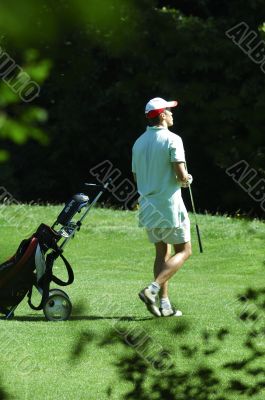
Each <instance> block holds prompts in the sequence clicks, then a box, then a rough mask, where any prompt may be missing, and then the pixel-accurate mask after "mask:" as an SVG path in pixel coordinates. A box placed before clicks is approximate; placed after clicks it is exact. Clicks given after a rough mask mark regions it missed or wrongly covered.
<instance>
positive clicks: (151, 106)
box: [145, 97, 178, 118]
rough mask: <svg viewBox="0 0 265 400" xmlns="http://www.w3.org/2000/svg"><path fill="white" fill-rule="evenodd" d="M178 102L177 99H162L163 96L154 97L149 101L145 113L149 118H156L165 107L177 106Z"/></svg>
mask: <svg viewBox="0 0 265 400" xmlns="http://www.w3.org/2000/svg"><path fill="white" fill-rule="evenodd" d="M177 105H178V102H177V101H176V100H173V101H166V100H164V99H161V97H155V98H154V99H152V100H150V101H148V103H147V104H146V106H145V115H146V116H147V117H148V118H154V117H156V116H157V115H159V114H161V113H162V112H163V111H164V110H165V108H171V107H176V106H177Z"/></svg>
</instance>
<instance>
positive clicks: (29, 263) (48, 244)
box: [0, 180, 110, 321]
mask: <svg viewBox="0 0 265 400" xmlns="http://www.w3.org/2000/svg"><path fill="white" fill-rule="evenodd" d="M109 184H110V180H108V181H107V182H106V183H105V184H104V185H96V184H88V183H86V184H85V185H87V186H90V187H94V188H96V189H97V190H99V192H98V194H97V195H96V196H95V197H94V199H93V200H92V201H91V202H90V200H89V197H88V196H87V195H85V194H83V193H78V194H76V195H74V196H73V197H72V198H71V199H70V200H69V201H68V202H67V203H66V204H65V206H64V208H63V210H62V211H61V213H60V214H59V215H58V217H57V219H56V221H55V222H54V224H53V225H52V226H51V227H50V226H48V225H45V224H41V225H40V226H39V227H38V229H37V230H36V232H35V233H34V234H33V235H32V236H31V237H30V238H29V239H25V240H23V241H22V242H21V243H20V245H19V248H18V249H17V252H16V253H15V255H14V256H13V257H11V258H10V259H9V260H7V261H6V262H4V263H3V264H1V265H0V313H1V314H4V316H3V317H2V319H12V318H13V317H14V311H15V309H16V308H17V306H18V305H19V303H20V302H21V301H22V300H23V299H24V297H25V296H26V295H27V296H28V304H29V306H30V307H31V308H32V309H33V310H43V313H44V315H45V317H46V319H47V320H49V321H65V320H67V319H69V317H70V315H71V311H72V303H71V300H70V298H69V296H68V295H67V293H65V292H64V291H63V290H61V289H58V288H55V289H54V288H52V289H51V288H50V284H51V282H54V283H55V284H57V285H59V286H67V285H70V284H71V283H73V281H74V273H73V270H72V267H71V265H70V264H69V262H68V261H67V259H66V258H65V257H64V255H63V249H64V248H65V246H66V245H67V243H68V242H69V241H70V240H71V239H72V238H73V237H74V235H75V233H76V232H77V231H79V230H80V228H81V225H82V222H83V220H84V218H85V217H86V215H87V214H88V212H89V211H90V209H91V208H92V207H93V206H94V205H95V203H96V202H97V201H98V199H99V198H100V196H101V195H102V194H103V193H104V191H105V190H106V189H107V187H108V185H109ZM78 213H81V217H80V218H79V219H78V220H76V218H75V216H76V214H78ZM58 257H60V258H61V259H62V260H63V262H64V265H65V267H66V270H67V274H68V279H67V280H66V281H62V280H61V279H59V278H58V277H56V276H55V275H54V274H53V264H54V262H55V260H56V259H57V258H58ZM33 287H35V288H36V289H37V291H38V292H39V293H40V294H41V302H40V304H39V305H38V306H35V305H33V303H32V300H31V296H32V290H33Z"/></svg>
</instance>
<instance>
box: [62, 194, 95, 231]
mask: <svg viewBox="0 0 265 400" xmlns="http://www.w3.org/2000/svg"><path fill="white" fill-rule="evenodd" d="M88 202H89V197H88V196H86V195H85V194H83V193H77V194H75V195H74V196H73V197H72V198H71V199H70V200H69V201H67V202H66V204H65V206H64V208H63V210H62V211H61V212H60V214H59V215H58V217H57V221H56V223H58V224H61V225H67V224H68V223H69V222H70V221H71V219H72V218H73V217H74V215H75V214H76V213H78V212H79V211H81V209H82V208H83V207H86V206H87V204H88Z"/></svg>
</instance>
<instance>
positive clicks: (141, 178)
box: [132, 97, 192, 317]
mask: <svg viewBox="0 0 265 400" xmlns="http://www.w3.org/2000/svg"><path fill="white" fill-rule="evenodd" d="M177 104H178V103H177V101H169V102H168V101H165V100H164V99H161V98H159V97H156V98H154V99H152V100H150V101H149V102H148V103H147V104H146V107H145V115H146V117H147V121H148V127H147V129H146V131H145V133H143V134H142V135H141V136H140V137H139V138H138V139H137V140H136V142H135V143H134V146H133V150H132V172H133V175H134V179H135V181H136V183H137V189H138V192H139V194H140V198H139V206H140V210H139V226H140V227H145V228H146V231H147V235H148V238H149V241H150V242H151V243H154V245H155V250H156V257H155V261H154V281H153V282H152V283H150V285H148V286H147V287H146V288H144V289H143V290H142V291H141V292H140V293H139V297H140V299H141V300H142V301H143V302H144V303H145V305H146V307H147V309H148V311H149V312H151V313H152V314H153V315H155V316H157V317H160V316H181V315H182V312H181V311H179V310H175V309H174V308H173V307H172V305H171V303H170V300H169V297H168V281H169V279H170V278H171V277H172V276H173V275H174V274H175V273H176V272H177V271H178V270H179V269H180V268H181V266H182V265H183V263H184V262H185V261H186V260H187V259H188V258H189V257H190V255H191V243H190V221H189V217H188V213H187V210H186V208H185V205H184V203H183V199H182V196H181V187H188V185H189V184H190V183H191V182H192V176H191V175H189V174H188V173H187V171H186V164H185V153H184V148H183V143H182V139H181V138H180V136H178V135H176V134H174V133H172V132H171V131H169V130H168V128H169V127H171V126H172V125H173V117H172V112H171V108H172V107H176V106H177ZM171 245H173V248H174V255H172V254H171ZM158 296H159V297H160V302H159V303H160V304H158Z"/></svg>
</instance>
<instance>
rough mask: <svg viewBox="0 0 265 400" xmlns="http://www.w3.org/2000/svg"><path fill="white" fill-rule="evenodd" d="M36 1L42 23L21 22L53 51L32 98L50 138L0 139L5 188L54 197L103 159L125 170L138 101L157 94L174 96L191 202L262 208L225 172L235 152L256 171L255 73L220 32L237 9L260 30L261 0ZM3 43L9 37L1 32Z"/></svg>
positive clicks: (262, 100)
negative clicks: (5, 158)
mask: <svg viewBox="0 0 265 400" xmlns="http://www.w3.org/2000/svg"><path fill="white" fill-rule="evenodd" d="M42 3H43V2H42ZM105 3H106V4H105ZM34 4H35V3H34ZM44 4H45V5H46V6H45V7H44V6H43V8H42V12H40V9H38V8H37V9H36V10H35V11H36V13H37V15H38V20H39V21H40V24H43V23H44V21H46V20H48V21H49V26H50V28H49V29H48V31H47V33H46V34H44V33H43V32H39V31H38V30H37V31H36V36H34V37H32V38H29V35H26V34H25V38H24V44H25V45H27V46H32V45H33V46H34V47H36V48H38V47H39V50H40V51H41V53H42V54H43V56H44V57H48V58H50V59H52V61H53V69H52V71H51V74H50V78H49V79H48V80H47V81H46V82H45V83H44V84H43V86H42V91H41V96H40V98H39V99H38V105H39V106H42V107H44V108H46V109H47V110H48V112H49V121H48V122H47V123H46V126H45V128H46V131H47V133H48V134H49V136H50V144H49V146H48V147H45V148H43V147H40V146H39V145H37V144H36V143H33V142H29V143H27V144H25V145H23V146H21V147H20V150H17V148H15V147H14V146H12V145H9V144H6V147H7V148H8V149H10V150H11V151H12V159H11V160H10V162H9V164H8V165H6V166H5V167H4V168H3V170H2V177H1V181H2V184H3V185H4V186H7V189H8V190H9V191H11V192H12V193H13V194H14V195H15V196H17V197H18V198H19V199H21V200H31V199H35V200H37V199H42V200H52V201H58V200H60V201H61V200H65V199H66V198H67V197H68V196H69V195H70V194H71V193H72V192H73V191H75V190H79V189H81V184H82V182H83V181H87V180H92V179H91V177H90V174H89V169H90V168H91V167H93V166H94V165H96V164H98V163H99V162H101V161H103V160H105V159H109V160H111V162H112V163H113V165H114V166H115V167H116V168H119V169H120V170H121V172H122V178H125V177H128V178H129V179H132V177H131V172H130V166H131V147H132V144H133V143H134V141H135V139H136V138H137V137H138V136H139V135H140V134H141V133H142V132H143V131H144V129H145V120H144V106H145V103H146V102H147V101H148V100H149V99H150V98H152V97H155V96H161V97H165V98H168V99H174V98H176V99H178V100H179V102H180V106H179V107H178V109H177V110H176V111H175V126H174V129H173V130H174V131H175V132H177V133H179V134H180V135H181V136H182V137H183V141H184V145H185V148H186V154H187V161H188V165H189V169H190V172H191V173H192V174H193V176H194V195H195V198H196V200H197V201H198V202H199V207H198V208H199V209H200V210H201V211H204V210H205V209H207V210H211V211H216V210H220V211H227V212H236V211H237V210H239V209H241V210H243V211H245V212H252V213H253V212H256V213H257V214H260V215H261V214H262V212H261V208H260V205H259V203H257V202H255V201H254V200H253V199H252V198H250V197H249V195H248V194H247V193H245V192H244V191H243V189H242V188H240V187H239V186H238V185H237V184H236V183H235V182H233V180H232V179H231V178H229V177H228V176H227V175H226V173H225V169H226V168H227V167H229V166H231V165H233V164H234V163H236V162H238V161H240V160H241V159H245V160H246V161H247V162H248V163H249V165H250V167H251V168H254V169H255V170H257V171H259V174H260V175H258V177H257V178H256V179H257V180H258V178H259V177H263V176H264V174H265V173H264V161H265V155H264V154H265V143H264V135H263V125H264V106H265V95H264V90H263V83H264V74H263V72H262V71H261V69H260V66H259V65H257V64H255V63H254V62H252V61H251V60H250V59H249V57H248V56H247V55H246V54H245V53H244V52H243V51H242V50H241V49H240V48H238V47H237V46H236V45H235V44H234V43H233V42H232V40H230V39H229V38H228V37H227V36H226V35H225V32H226V31H227V30H228V29H230V28H232V27H233V26H234V25H235V24H236V23H239V22H241V21H245V22H247V23H248V24H249V28H250V29H251V30H254V31H255V32H257V33H258V34H259V36H258V39H261V38H262V34H263V32H262V31H261V30H260V31H259V30H258V29H259V26H260V24H261V23H262V22H263V21H264V20H265V11H264V7H263V2H262V1H261V0H257V1H247V2H243V3H242V2H239V1H237V0H234V1H230V2H226V3H223V2H218V1H211V2H210V1H203V0H202V1H199V2H195V1H185V2H177V1H160V2H159V1H155V0H145V1H141V2H137V1H129V0H128V1H127V2H121V1H120V0H115V1H114V0H113V1H111V2H110V1H109V2H106V1H104V5H105V7H101V8H99V6H97V3H96V2H95V1H94V0H93V1H91V2H85V1H79V2H76V3H75V2H72V1H70V0H68V1H61V2H60V7H59V6H58V7H57V6H55V5H54V2H51V1H48V0H46V1H45V2H44ZM164 6H170V7H171V8H165V7H164ZM34 7H36V6H34ZM163 7H164V8H163ZM34 9H35V8H34ZM0 11H1V9H0ZM14 12H15V11H14ZM6 29H7V28H6ZM25 29H26V28H25ZM28 29H30V28H28ZM31 29H32V27H31ZM55 32H56V34H55ZM38 35H39V37H41V38H42V39H41V42H39V43H38V42H37V41H36V37H37V38H38ZM6 44H7V45H8V46H10V48H12V49H13V48H14V47H16V46H17V43H15V41H14V40H12V37H7V38H6ZM19 51H20V49H19V48H16V52H19ZM122 178H121V180H120V181H122ZM120 181H119V182H120ZM22 182H23V186H22V184H21V183H22ZM111 201H112V202H115V200H114V199H113V198H112V200H111ZM187 204H188V203H187ZM118 205H119V206H122V204H118Z"/></svg>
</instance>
